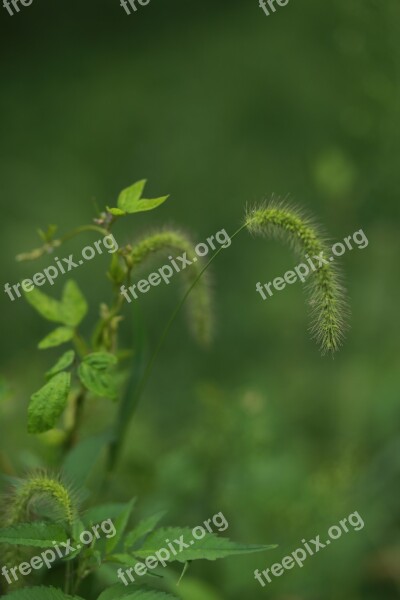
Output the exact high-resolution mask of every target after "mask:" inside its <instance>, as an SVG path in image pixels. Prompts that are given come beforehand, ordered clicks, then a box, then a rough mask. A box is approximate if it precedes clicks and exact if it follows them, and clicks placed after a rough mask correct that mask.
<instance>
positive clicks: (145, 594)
mask: <svg viewBox="0 0 400 600" xmlns="http://www.w3.org/2000/svg"><path fill="white" fill-rule="evenodd" d="M129 587H131V586H125V585H123V584H120V583H117V584H116V585H113V586H111V587H110V588H108V590H105V591H104V592H102V593H101V594H100V596H99V597H98V598H97V600H119V598H123V600H176V596H171V594H165V593H164V592H156V591H154V590H138V591H131V592H129ZM132 587H133V586H132Z"/></svg>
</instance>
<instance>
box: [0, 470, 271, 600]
mask: <svg viewBox="0 0 400 600" xmlns="http://www.w3.org/2000/svg"><path fill="white" fill-rule="evenodd" d="M41 482H42V488H45V487H51V484H52V483H53V484H54V485H57V486H58V487H60V486H61V485H62V484H60V482H55V481H53V480H52V479H51V478H47V477H42V479H41ZM27 485H29V483H28V484H25V488H26V487H27ZM65 489H66V490H67V488H65ZM38 492H40V495H43V494H44V493H45V492H44V489H41V490H38V489H37V485H36V486H35V489H34V490H33V489H32V498H30V502H31V504H32V502H33V503H34V500H35V496H36V495H37V494H38ZM15 495H16V498H14V500H16V501H17V502H18V491H17V492H16V494H15ZM134 504H135V499H133V500H131V501H130V502H128V503H125V504H105V505H98V506H94V507H93V508H90V509H88V510H87V511H85V512H84V513H83V514H82V515H81V516H77V517H76V518H75V519H74V521H73V522H72V523H71V524H68V523H67V521H65V519H64V520H62V519H58V520H57V521H55V522H52V521H49V520H36V521H32V522H23V523H17V524H13V525H9V526H8V527H3V528H2V529H0V543H1V544H7V545H9V546H18V547H19V548H20V547H27V548H42V549H48V548H53V547H54V544H58V545H62V544H68V547H69V548H70V549H73V550H72V551H70V552H68V555H67V556H65V557H64V558H61V559H58V560H59V562H60V563H63V562H64V563H71V561H73V562H74V563H75V564H77V569H76V576H75V581H74V582H73V585H72V586H71V592H72V593H73V594H74V593H75V591H76V590H77V588H78V586H79V585H80V583H81V582H82V581H83V580H84V579H85V578H86V577H88V576H89V575H90V574H92V573H93V572H95V571H96V570H98V569H100V568H103V569H107V570H108V571H110V569H113V571H111V572H112V573H115V578H116V569H117V568H118V567H120V566H122V567H123V568H124V570H126V569H128V568H133V567H135V566H136V565H137V564H138V563H140V562H141V561H146V559H148V558H150V557H154V556H155V555H156V553H157V552H158V551H159V550H161V549H162V548H165V547H166V545H167V541H169V540H182V542H185V545H186V546H187V547H186V548H185V549H183V550H182V551H181V552H179V553H178V554H172V553H170V558H169V559H168V560H167V561H165V562H168V563H170V562H178V563H182V564H185V566H186V565H187V564H188V563H189V562H191V561H193V560H199V559H203V560H216V559H219V558H224V557H228V556H233V555H236V554H245V553H249V552H259V551H263V550H267V549H269V548H271V547H272V546H250V545H245V544H238V543H234V542H231V541H230V540H229V539H227V538H220V537H218V536H217V535H215V534H213V533H206V534H205V536H204V537H203V538H202V539H201V540H198V541H196V542H195V543H194V544H193V543H192V544H191V543H190V541H191V540H192V531H191V530H190V529H188V528H180V527H160V528H159V527H158V524H159V522H160V520H161V519H162V518H163V516H164V514H165V513H164V512H158V513H156V514H154V515H151V516H150V517H148V518H145V519H143V520H141V521H139V522H138V523H137V524H136V525H135V526H134V527H133V528H130V526H129V525H130V520H131V514H132V511H133V507H134ZM31 508H32V507H31ZM109 520H111V521H112V523H113V525H114V529H113V531H112V532H111V531H107V534H106V535H104V534H103V537H100V538H97V536H92V537H93V538H94V540H93V542H92V543H91V544H90V545H87V546H85V545H82V543H81V541H82V539H81V538H80V536H81V534H82V533H83V532H87V531H90V530H91V528H92V527H93V526H94V525H98V524H102V523H104V522H106V521H109ZM66 547H67V546H66ZM33 552H34V553H35V554H37V550H35V551H33ZM150 577H153V578H154V577H156V578H160V579H162V577H163V573H162V569H161V567H160V568H159V569H157V568H156V569H155V570H153V571H152V572H151V575H150ZM67 589H69V586H67ZM27 594H29V595H27ZM40 594H42V595H40ZM141 594H147V595H143V596H141ZM10 596H11V598H14V600H24V599H25V598H28V597H29V598H30V600H32V599H33V600H34V599H35V598H38V599H39V598H40V599H41V600H42V598H48V599H49V600H57V599H58V598H60V599H64V598H71V597H74V598H76V596H70V595H69V594H65V593H63V592H61V591H60V590H58V589H54V588H47V587H43V586H42V587H28V588H23V589H22V590H16V591H13V592H11V593H10ZM141 597H143V598H147V597H149V598H154V600H161V599H162V598H166V597H171V598H172V596H166V595H165V594H164V593H163V592H161V591H155V590H154V591H146V592H144V591H141V587H140V586H139V587H138V586H137V585H136V584H135V585H130V586H129V588H126V587H125V586H122V587H121V586H120V585H115V586H111V587H110V588H108V589H107V590H106V591H105V592H104V593H102V594H100V596H99V600H104V599H106V598H125V600H126V599H127V598H141Z"/></svg>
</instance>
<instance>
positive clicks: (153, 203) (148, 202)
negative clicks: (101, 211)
mask: <svg viewBox="0 0 400 600" xmlns="http://www.w3.org/2000/svg"><path fill="white" fill-rule="evenodd" d="M145 185H146V179H142V180H140V181H137V182H136V183H134V184H133V185H131V186H130V187H128V188H126V189H125V190H122V192H121V193H120V195H119V196H118V202H117V204H118V208H115V207H114V208H109V207H107V210H108V212H110V213H111V214H113V215H115V216H121V215H125V214H133V213H137V212H143V211H146V210H153V209H154V208H157V206H160V204H163V202H165V201H166V200H167V198H168V197H169V196H161V197H160V198H151V199H150V198H142V197H141V196H142V192H143V190H144V186H145Z"/></svg>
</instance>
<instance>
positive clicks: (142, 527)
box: [124, 510, 166, 548]
mask: <svg viewBox="0 0 400 600" xmlns="http://www.w3.org/2000/svg"><path fill="white" fill-rule="evenodd" d="M165 515H166V511H164V510H162V511H159V512H158V513H156V514H154V515H151V517H147V519H143V520H142V521H140V522H139V523H138V525H136V527H135V529H133V530H132V531H131V532H130V533H128V535H127V536H126V539H125V543H124V545H125V548H130V547H132V546H133V545H134V544H135V543H136V542H137V541H138V540H140V538H142V537H143V536H144V535H147V534H148V533H150V532H151V531H153V529H154V528H155V527H157V525H158V523H159V522H160V521H161V519H162V518H163V517H164V516H165Z"/></svg>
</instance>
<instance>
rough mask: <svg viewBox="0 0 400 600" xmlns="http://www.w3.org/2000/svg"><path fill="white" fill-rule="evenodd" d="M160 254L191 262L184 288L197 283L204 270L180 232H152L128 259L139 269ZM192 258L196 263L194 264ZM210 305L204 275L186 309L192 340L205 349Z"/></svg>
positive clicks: (210, 313)
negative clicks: (186, 259) (176, 255)
mask: <svg viewBox="0 0 400 600" xmlns="http://www.w3.org/2000/svg"><path fill="white" fill-rule="evenodd" d="M160 252H163V253H169V252H174V253H175V252H176V253H178V254H180V255H184V254H185V255H186V256H187V258H188V259H189V260H190V261H192V264H191V265H188V266H187V267H186V268H185V269H184V270H183V275H184V277H185V278H186V282H187V287H190V286H191V285H192V284H193V283H194V282H195V281H196V279H197V278H198V276H199V275H200V273H201V271H202V269H203V266H204V263H202V261H201V259H199V258H198V257H197V255H196V252H195V246H194V244H193V243H192V241H191V240H190V238H189V237H188V236H187V235H186V234H185V233H182V232H181V231H175V230H170V229H168V230H161V231H156V232H153V233H152V234H150V235H149V236H148V237H145V238H144V239H142V240H141V241H139V242H138V243H137V244H135V246H134V247H133V248H132V251H131V253H130V257H129V258H130V266H131V268H132V269H135V268H138V267H139V266H142V265H143V264H144V263H145V262H146V261H147V260H148V259H149V258H151V257H152V256H153V255H155V254H156V253H160ZM194 258H195V259H196V260H195V261H194V262H193V259H194ZM171 268H172V267H171ZM211 304H212V303H211V293H210V286H209V283H208V277H207V273H203V274H202V276H201V278H200V279H199V281H198V282H197V284H196V286H195V288H194V289H193V290H192V292H191V294H190V297H189V300H188V309H187V314H188V321H189V325H190V329H191V331H192V333H193V335H194V337H195V339H196V340H197V341H198V342H200V343H201V344H203V345H207V344H208V343H209V342H210V341H211V338H212V330H213V326H212V308H211Z"/></svg>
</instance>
